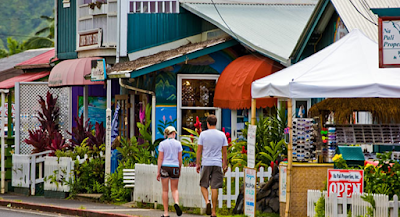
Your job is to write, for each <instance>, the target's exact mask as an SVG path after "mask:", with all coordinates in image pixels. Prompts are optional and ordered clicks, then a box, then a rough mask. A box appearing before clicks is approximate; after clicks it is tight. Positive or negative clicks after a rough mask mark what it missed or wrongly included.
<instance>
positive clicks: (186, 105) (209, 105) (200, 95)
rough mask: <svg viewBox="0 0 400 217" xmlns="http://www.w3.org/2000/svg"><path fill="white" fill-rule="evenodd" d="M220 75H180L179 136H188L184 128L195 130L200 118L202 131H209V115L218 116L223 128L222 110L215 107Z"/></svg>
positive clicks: (218, 126)
mask: <svg viewBox="0 0 400 217" xmlns="http://www.w3.org/2000/svg"><path fill="white" fill-rule="evenodd" d="M218 77H219V75H178V98H177V99H178V102H177V104H178V109H177V110H178V114H177V115H178V134H179V135H186V134H188V133H187V132H186V131H185V130H184V129H183V128H189V129H192V130H194V129H195V127H194V124H195V123H196V117H199V121H200V122H201V126H202V130H206V129H207V122H206V119H207V117H208V115H210V114H214V115H216V116H217V119H218V121H217V128H218V129H220V128H221V127H220V126H221V110H220V109H219V108H216V107H214V102H213V101H214V91H215V86H216V83H217V79H218Z"/></svg>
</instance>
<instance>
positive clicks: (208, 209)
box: [206, 203, 211, 215]
mask: <svg viewBox="0 0 400 217" xmlns="http://www.w3.org/2000/svg"><path fill="white" fill-rule="evenodd" d="M206 214H207V215H211V203H207V208H206Z"/></svg>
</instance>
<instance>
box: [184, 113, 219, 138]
mask: <svg viewBox="0 0 400 217" xmlns="http://www.w3.org/2000/svg"><path fill="white" fill-rule="evenodd" d="M209 114H213V115H215V110H197V109H182V130H181V132H182V135H189V134H190V133H188V132H187V131H186V130H184V129H183V127H185V128H189V129H191V130H194V128H195V127H194V124H195V123H196V117H199V121H200V122H201V129H202V130H206V129H207V121H206V120H207V117H208V115H209Z"/></svg>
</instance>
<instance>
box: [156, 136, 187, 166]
mask: <svg viewBox="0 0 400 217" xmlns="http://www.w3.org/2000/svg"><path fill="white" fill-rule="evenodd" d="M158 151H161V152H164V159H163V162H162V164H161V165H162V166H166V167H179V159H178V156H179V155H178V154H179V152H182V145H181V143H180V142H179V141H177V140H175V139H166V140H164V141H162V142H160V145H159V146H158Z"/></svg>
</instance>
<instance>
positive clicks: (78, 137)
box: [68, 114, 93, 146]
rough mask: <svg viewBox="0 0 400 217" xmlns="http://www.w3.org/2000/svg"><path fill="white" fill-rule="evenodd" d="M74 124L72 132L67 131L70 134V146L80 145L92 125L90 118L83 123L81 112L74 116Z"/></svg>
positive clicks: (89, 132)
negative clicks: (79, 114)
mask: <svg viewBox="0 0 400 217" xmlns="http://www.w3.org/2000/svg"><path fill="white" fill-rule="evenodd" d="M75 124H76V126H75V127H73V128H72V132H68V134H69V135H71V136H72V139H70V140H69V141H70V142H71V144H72V146H77V145H81V144H82V142H83V140H85V139H86V138H87V137H88V135H89V134H91V131H92V128H93V125H92V124H91V123H90V118H88V119H87V120H86V121H85V124H83V114H82V115H81V116H80V117H79V116H78V117H75Z"/></svg>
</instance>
